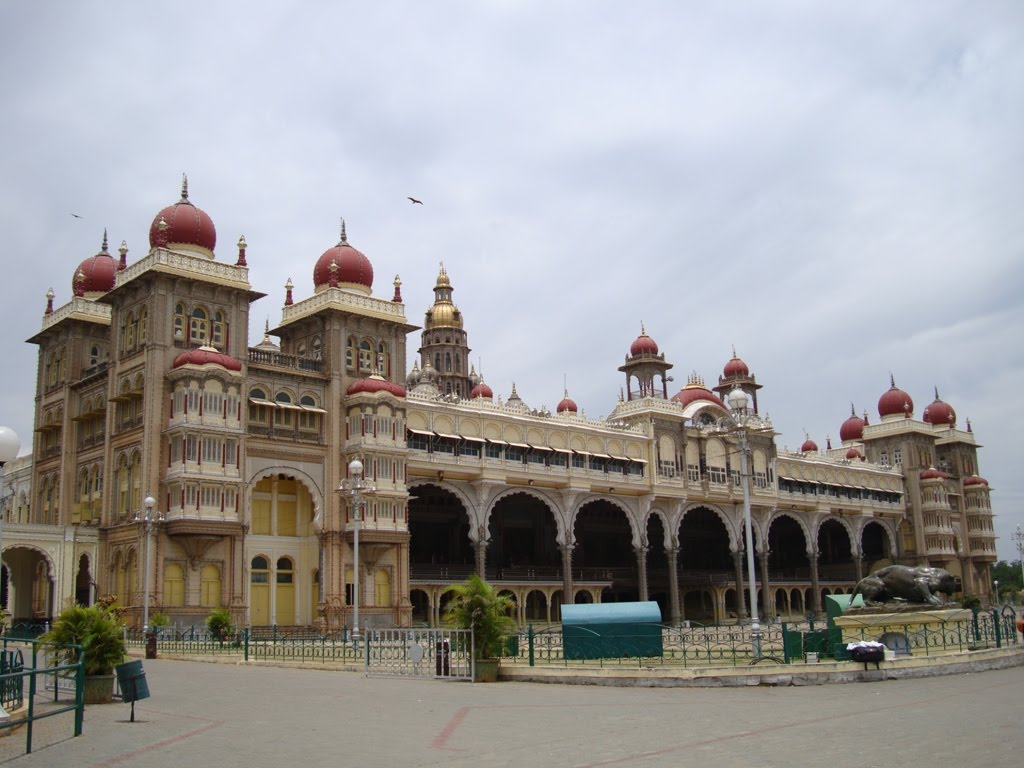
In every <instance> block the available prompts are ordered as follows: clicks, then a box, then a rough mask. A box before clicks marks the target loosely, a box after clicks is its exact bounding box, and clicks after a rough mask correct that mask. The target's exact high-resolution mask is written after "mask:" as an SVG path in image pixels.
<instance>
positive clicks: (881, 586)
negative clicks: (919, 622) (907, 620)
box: [850, 565, 957, 605]
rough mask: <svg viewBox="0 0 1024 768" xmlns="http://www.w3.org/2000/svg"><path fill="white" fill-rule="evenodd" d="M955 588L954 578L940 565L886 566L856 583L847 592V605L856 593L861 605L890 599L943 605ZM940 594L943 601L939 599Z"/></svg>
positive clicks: (874, 603)
mask: <svg viewBox="0 0 1024 768" xmlns="http://www.w3.org/2000/svg"><path fill="white" fill-rule="evenodd" d="M956 591H957V587H956V577H955V576H953V574H951V573H950V572H949V571H947V570H944V569H942V568H933V567H931V566H929V565H919V566H916V567H914V568H911V567H910V566H909V565H888V566H886V567H885V568H879V569H878V570H877V571H875V572H874V573H872V574H870V575H869V576H865V577H864V578H863V579H861V580H860V581H859V582H857V586H856V587H854V589H853V592H852V593H851V594H850V604H851V605H852V604H853V599H854V598H855V597H856V596H857V595H858V594H860V595H863V596H864V604H865V605H878V604H880V603H884V602H886V601H890V600H905V601H906V602H908V603H928V604H930V605H945V604H946V602H947V601H948V598H949V597H951V596H952V595H953V593H954V592H956ZM940 594H941V595H945V596H946V598H947V600H941V599H940V598H939V597H938V595H940Z"/></svg>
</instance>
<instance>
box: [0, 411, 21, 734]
mask: <svg viewBox="0 0 1024 768" xmlns="http://www.w3.org/2000/svg"><path fill="white" fill-rule="evenodd" d="M20 449H21V441H20V440H19V439H18V435H17V434H15V432H14V430H13V429H11V428H10V427H0V469H3V468H4V465H6V464H7V462H8V461H14V460H15V459H16V458H18V451H19V450H20ZM4 479H6V478H4ZM12 495H13V492H12ZM6 505H7V497H6V496H4V497H2V498H0V576H2V572H3V562H4V517H5V516H6V515H7V509H6V508H5V507H6ZM3 611H4V607H3V606H0V614H2V613H3ZM0 629H3V627H2V626H0ZM10 722H11V716H10V715H9V714H8V713H7V710H6V709H4V706H3V703H2V702H0V724H2V725H6V724H7V723H10Z"/></svg>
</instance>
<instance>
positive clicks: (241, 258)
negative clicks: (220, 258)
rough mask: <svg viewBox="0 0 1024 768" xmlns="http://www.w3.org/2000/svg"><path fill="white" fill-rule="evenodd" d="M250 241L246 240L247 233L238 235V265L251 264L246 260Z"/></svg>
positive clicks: (236, 263) (245, 265) (236, 264)
mask: <svg viewBox="0 0 1024 768" xmlns="http://www.w3.org/2000/svg"><path fill="white" fill-rule="evenodd" d="M248 245H249V244H248V243H247V242H245V235H239V236H238V261H236V262H235V266H236V267H247V266H249V265H248V264H247V263H246V261H245V249H246V248H247V247H248Z"/></svg>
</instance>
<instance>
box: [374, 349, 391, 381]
mask: <svg viewBox="0 0 1024 768" xmlns="http://www.w3.org/2000/svg"><path fill="white" fill-rule="evenodd" d="M377 370H378V371H380V375H381V376H383V377H384V378H385V379H389V378H391V355H389V354H388V345H387V343H386V342H383V341H382V342H380V343H378V344H377Z"/></svg>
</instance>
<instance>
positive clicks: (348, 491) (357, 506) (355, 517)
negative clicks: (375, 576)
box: [338, 456, 377, 642]
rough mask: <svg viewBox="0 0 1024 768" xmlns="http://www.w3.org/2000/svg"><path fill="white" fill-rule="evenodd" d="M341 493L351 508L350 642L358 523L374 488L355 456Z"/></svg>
mask: <svg viewBox="0 0 1024 768" xmlns="http://www.w3.org/2000/svg"><path fill="white" fill-rule="evenodd" d="M338 490H340V491H341V492H342V493H343V494H345V496H346V497H347V498H348V502H349V507H350V508H351V509H352V552H353V556H352V591H353V594H352V608H353V612H352V642H356V641H358V640H359V601H360V593H359V523H360V522H362V516H363V508H364V507H365V505H366V500H365V499H364V494H367V493H373V492H374V491H375V490H377V489H376V488H374V487H373V485H372V484H370V483H367V482H366V480H364V479H363V462H362V461H360V460H359V457H358V456H356V457H354V458H353V459H352V461H350V462H349V463H348V477H347V478H345V479H344V480H342V481H341V488H339V489H338Z"/></svg>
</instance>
